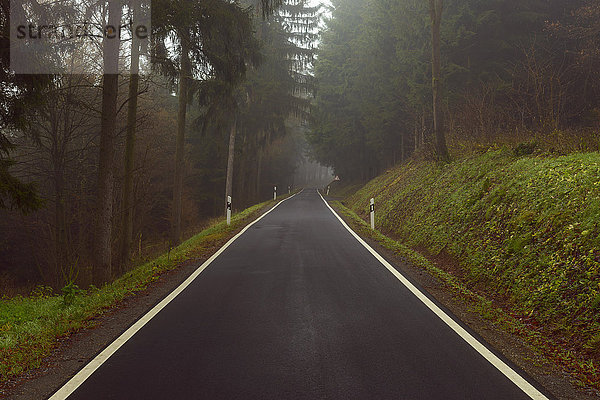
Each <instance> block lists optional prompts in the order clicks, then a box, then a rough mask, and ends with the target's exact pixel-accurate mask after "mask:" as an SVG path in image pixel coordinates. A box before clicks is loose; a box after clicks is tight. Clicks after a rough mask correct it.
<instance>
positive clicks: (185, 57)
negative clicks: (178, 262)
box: [171, 32, 191, 246]
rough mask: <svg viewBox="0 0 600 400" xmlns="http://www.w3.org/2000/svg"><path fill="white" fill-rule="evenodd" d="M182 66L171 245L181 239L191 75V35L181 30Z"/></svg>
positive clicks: (180, 72)
mask: <svg viewBox="0 0 600 400" xmlns="http://www.w3.org/2000/svg"><path fill="white" fill-rule="evenodd" d="M179 39H180V41H181V66H180V71H179V104H178V113H177V140H176V144H175V181H174V186H173V216H172V220H171V245H172V246H175V245H177V244H179V242H180V240H181V200H182V196H183V169H184V165H185V159H184V144H185V117H186V112H187V96H188V79H189V78H190V75H191V67H190V58H189V48H190V44H189V35H188V34H185V33H182V32H180V34H179Z"/></svg>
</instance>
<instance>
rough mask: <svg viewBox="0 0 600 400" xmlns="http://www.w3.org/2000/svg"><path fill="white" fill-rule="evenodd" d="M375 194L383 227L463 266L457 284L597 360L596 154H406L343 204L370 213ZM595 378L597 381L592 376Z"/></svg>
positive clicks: (599, 244) (599, 252) (599, 182)
mask: <svg viewBox="0 0 600 400" xmlns="http://www.w3.org/2000/svg"><path fill="white" fill-rule="evenodd" d="M371 197H375V204H376V206H375V207H376V221H377V225H378V229H380V230H381V231H382V232H384V233H387V234H389V235H391V236H394V237H396V238H399V239H400V240H401V241H402V243H403V244H404V245H405V246H406V247H408V248H418V249H425V250H426V252H427V253H429V254H432V255H434V256H435V255H438V254H440V253H444V255H445V256H447V257H449V258H451V259H454V260H455V261H456V262H458V263H459V264H460V266H461V267H462V271H463V276H461V277H455V278H453V279H457V282H458V284H459V285H462V286H464V287H466V288H469V289H472V290H474V291H476V292H478V293H481V294H483V295H484V296H486V297H489V298H492V299H494V301H495V302H497V303H499V304H503V305H504V307H505V309H506V310H507V312H509V313H510V314H512V315H515V316H517V317H518V318H520V319H521V320H523V321H527V324H528V325H529V326H530V327H531V328H532V329H533V331H538V332H540V333H542V334H543V335H544V336H545V337H546V338H549V339H552V340H553V341H554V343H555V344H557V345H558V346H564V348H565V349H570V350H573V351H575V352H576V353H577V354H580V355H581V354H583V357H584V358H585V359H589V360H592V359H596V360H598V359H599V358H600V339H599V338H600V335H599V332H600V237H599V235H600V226H599V223H598V221H599V220H600V154H598V153H579V154H571V155H568V156H562V157H550V156H542V155H539V156H533V155H525V156H521V157H517V156H516V155H515V152H514V151H512V150H511V149H509V148H504V149H500V150H493V151H488V152H486V153H484V154H479V155H473V156H470V157H468V158H465V159H461V160H457V161H454V162H451V163H449V164H439V163H434V162H425V161H411V162H409V163H407V164H404V165H401V166H398V167H396V168H394V169H392V170H390V171H388V172H386V173H385V174H383V175H381V176H379V177H377V178H375V179H374V180H372V181H371V182H369V183H368V184H367V185H366V186H364V187H363V188H362V189H361V190H359V191H358V192H356V193H355V194H354V195H352V196H350V197H349V198H348V199H347V200H346V201H345V204H346V205H347V206H348V207H349V208H350V209H352V211H354V212H355V213H356V214H358V215H359V216H360V217H361V218H364V219H366V218H367V217H368V207H369V206H368V203H369V198H371ZM459 278H460V279H459ZM547 350H548V349H547ZM559 353H561V352H559ZM561 354H563V353H561ZM561 354H558V353H557V354H556V357H558V358H560V359H564V358H565V357H564V354H566V353H564V354H563V355H561ZM556 357H555V358H556ZM577 357H579V356H577ZM577 357H572V358H571V360H575V359H577ZM566 358H567V359H569V357H566ZM561 362H562V361H561ZM564 362H565V363H566V364H572V362H571V361H564ZM590 368H591V369H590ZM590 368H588V367H586V368H584V369H587V370H588V371H590V370H592V371H594V370H595V369H594V368H596V367H595V366H594V364H593V362H592V367H590ZM592 381H593V382H594V385H596V386H598V385H599V384H600V378H598V375H597V374H596V378H595V379H592Z"/></svg>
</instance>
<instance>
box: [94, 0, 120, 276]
mask: <svg viewBox="0 0 600 400" xmlns="http://www.w3.org/2000/svg"><path fill="white" fill-rule="evenodd" d="M108 22H109V25H112V26H115V27H117V26H119V25H120V22H121V3H120V1H118V0H110V1H109V10H108ZM103 56H104V76H103V88H102V120H101V130H100V156H99V164H98V188H97V190H98V194H97V196H98V198H97V214H96V229H95V234H96V240H95V245H96V251H95V258H96V260H95V263H94V264H95V265H94V267H95V268H94V281H95V282H97V283H99V284H101V283H105V282H108V281H109V280H110V279H111V278H112V268H111V256H112V254H111V245H112V243H111V239H112V211H113V210H112V206H113V181H114V176H113V167H114V150H115V148H114V147H115V135H116V123H117V95H118V91H119V74H118V73H117V72H118V56H119V41H118V39H117V38H112V39H111V38H105V39H104V49H103Z"/></svg>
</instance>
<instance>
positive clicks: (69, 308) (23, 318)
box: [0, 195, 287, 382]
mask: <svg viewBox="0 0 600 400" xmlns="http://www.w3.org/2000/svg"><path fill="white" fill-rule="evenodd" d="M284 197H287V195H286V196H281V198H280V199H279V200H281V199H282V198H284ZM274 203H275V201H273V200H271V201H267V202H264V203H261V204H258V205H255V206H253V207H250V208H248V209H246V210H244V211H242V212H240V213H237V214H234V215H233V216H232V218H231V225H230V226H227V224H226V222H225V221H223V219H221V222H217V221H215V222H214V223H213V224H211V225H210V226H209V227H208V228H207V229H205V230H203V231H202V232H200V233H198V234H197V235H195V236H193V237H191V238H190V239H188V240H187V241H185V242H184V243H182V244H181V245H180V246H178V247H176V248H175V249H172V250H171V252H170V253H169V254H163V255H162V256H160V257H158V258H156V259H154V260H152V261H149V262H147V263H145V264H143V265H140V266H138V267H137V268H135V269H133V270H132V271H130V272H128V273H126V274H124V275H123V276H121V277H120V278H118V279H117V280H115V281H114V282H112V283H110V284H107V285H105V286H103V287H102V288H100V289H97V288H93V287H92V288H90V289H88V290H85V291H78V290H76V289H75V288H74V287H72V286H71V287H70V288H68V287H67V288H66V290H65V289H63V292H64V293H63V295H61V296H59V295H55V294H53V293H52V290H51V289H50V288H46V287H43V286H40V287H38V288H37V289H36V290H34V292H32V294H31V295H30V296H29V297H22V296H17V297H13V298H2V299H0V382H1V381H3V380H6V379H9V378H11V377H13V376H15V375H18V374H20V373H22V372H24V371H27V370H29V369H32V368H36V367H38V366H40V365H41V362H42V360H43V358H44V357H45V356H47V355H48V354H50V351H51V350H52V349H53V348H54V346H55V345H56V343H57V340H56V339H57V338H60V337H62V336H65V335H68V334H69V333H71V332H74V331H77V330H78V329H81V328H86V327H91V326H93V325H94V323H95V322H94V320H95V317H97V316H98V315H100V314H102V313H104V312H106V311H108V310H110V309H111V308H112V307H114V306H115V305H117V304H118V303H119V302H120V301H121V300H122V299H124V298H125V297H126V296H131V295H135V293H136V292H140V291H142V290H144V289H146V288H147V286H148V285H149V284H150V283H152V282H154V281H156V280H157V279H158V278H159V276H160V275H161V274H162V273H164V272H167V271H169V270H172V269H175V268H176V267H177V266H178V265H180V264H181V263H183V262H185V261H189V260H195V259H198V258H202V257H207V256H208V255H210V254H212V253H213V252H214V251H216V246H220V245H221V244H223V243H224V242H225V241H226V240H227V239H229V238H230V237H232V236H233V235H234V234H235V232H236V231H238V230H239V229H240V228H242V227H243V226H245V225H246V224H248V223H249V222H251V221H252V220H254V219H256V218H257V217H258V216H259V215H260V214H261V213H262V211H264V210H265V209H266V208H269V207H270V206H272V205H273V204H274Z"/></svg>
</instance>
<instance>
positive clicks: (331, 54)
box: [308, 0, 600, 182]
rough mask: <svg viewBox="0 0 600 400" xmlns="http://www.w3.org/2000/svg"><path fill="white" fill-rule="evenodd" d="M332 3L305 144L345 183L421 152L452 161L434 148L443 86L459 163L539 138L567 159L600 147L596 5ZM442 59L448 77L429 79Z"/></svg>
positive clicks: (449, 138)
mask: <svg viewBox="0 0 600 400" xmlns="http://www.w3.org/2000/svg"><path fill="white" fill-rule="evenodd" d="M332 4H333V7H332V14H331V18H330V19H329V20H328V21H327V22H326V29H324V31H323V32H322V36H321V38H320V43H319V49H318V54H317V62H316V63H315V68H314V74H315V79H316V80H317V82H318V86H317V91H316V99H315V101H314V104H313V107H312V109H311V116H310V119H311V128H312V129H311V132H309V135H308V141H309V143H310V145H311V148H312V150H313V153H314V156H315V157H316V159H317V160H318V161H320V162H321V163H323V164H325V165H331V166H333V167H334V169H335V171H336V173H337V174H338V175H339V176H340V177H342V178H345V179H346V180H348V181H356V180H358V181H363V182H364V181H366V180H368V179H370V178H373V177H375V176H377V175H379V174H381V173H382V172H384V171H385V170H386V169H388V168H389V167H391V166H393V165H395V164H396V163H398V162H401V161H403V160H407V159H408V158H409V157H410V156H411V155H412V154H413V153H415V152H416V153H417V154H416V155H417V156H419V157H424V158H430V159H431V158H439V159H444V158H447V151H448V150H444V149H443V147H444V145H443V143H442V148H439V147H438V141H437V140H435V138H436V137H437V134H436V132H435V129H434V126H436V124H435V123H434V104H433V103H434V97H433V96H432V88H434V87H435V88H434V89H435V90H437V91H438V93H439V95H438V100H437V101H438V104H437V105H436V106H437V107H436V108H437V109H438V110H439V114H438V119H439V126H440V130H441V132H442V133H443V134H444V136H445V137H444V141H445V142H446V146H447V147H448V148H449V154H450V156H454V157H457V156H460V155H462V154H467V153H469V152H470V151H472V150H474V149H477V148H487V147H489V146H491V145H499V144H522V146H523V148H524V149H525V150H526V149H527V148H528V147H531V145H532V144H533V143H534V142H535V143H536V144H537V145H538V146H541V147H542V148H544V149H546V150H548V151H554V152H556V153H559V154H560V153H568V152H571V151H585V150H587V151H597V150H598V138H597V128H598V124H599V123H600V108H599V105H600V103H599V101H600V97H599V95H600V76H599V74H600V72H599V71H600V69H599V66H600V64H599V62H600V57H599V56H600V36H599V35H598V32H599V31H600V4H598V2H597V1H589V0H583V1H580V0H548V1H543V0H522V1H521V0H445V1H437V0H436V1H434V0H431V1H429V2H427V1H422V0H403V1H388V0H368V1H358V0H357V1H353V0H333V1H332ZM435 22H437V28H438V32H439V33H438V35H437V36H438V42H439V43H438V44H439V47H438V48H437V51H433V50H434V48H432V43H433V42H434V41H435V40H434V39H435V37H434V36H435V35H434V36H432V28H433V27H434V26H435V25H436V24H435ZM432 51H433V52H432ZM436 53H438V54H439V58H440V60H439V68H440V71H439V73H438V74H436V75H437V76H434V78H433V80H432V61H433V57H434V56H435V54H436ZM432 82H433V84H432Z"/></svg>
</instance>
